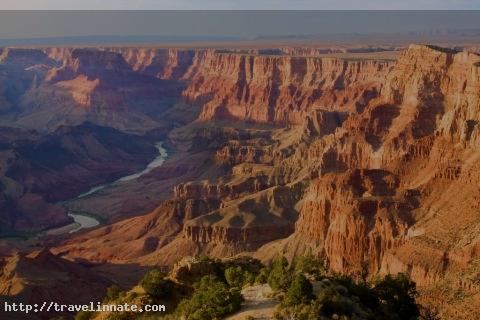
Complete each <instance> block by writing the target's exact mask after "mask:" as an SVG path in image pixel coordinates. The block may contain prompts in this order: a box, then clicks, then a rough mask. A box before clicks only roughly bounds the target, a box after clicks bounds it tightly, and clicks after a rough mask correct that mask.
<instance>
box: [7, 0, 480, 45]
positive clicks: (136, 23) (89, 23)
mask: <svg viewBox="0 0 480 320" xmlns="http://www.w3.org/2000/svg"><path fill="white" fill-rule="evenodd" d="M0 1H5V0H0ZM39 2H42V1H41V0H39ZM432 29H480V11H0V39H12V38H13V39H14V38H43V37H65V36H95V35H109V36H111V35H114V36H131V35H134V36H135V35H155V36H157V35H159V36H216V37H217V36H234V37H246V38H253V37H257V36H264V35H268V36H271V35H311V34H339V33H353V32H356V33H395V32H400V33H406V32H409V31H426V30H432Z"/></svg>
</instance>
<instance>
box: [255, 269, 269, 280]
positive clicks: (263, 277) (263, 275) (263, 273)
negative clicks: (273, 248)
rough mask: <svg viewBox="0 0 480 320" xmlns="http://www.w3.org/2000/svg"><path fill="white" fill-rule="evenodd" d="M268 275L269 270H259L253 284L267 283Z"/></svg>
mask: <svg viewBox="0 0 480 320" xmlns="http://www.w3.org/2000/svg"><path fill="white" fill-rule="evenodd" d="M269 275H270V269H269V268H266V267H265V268H262V269H260V272H259V273H258V274H257V276H256V277H255V283H258V284H264V283H267V282H268V277H269Z"/></svg>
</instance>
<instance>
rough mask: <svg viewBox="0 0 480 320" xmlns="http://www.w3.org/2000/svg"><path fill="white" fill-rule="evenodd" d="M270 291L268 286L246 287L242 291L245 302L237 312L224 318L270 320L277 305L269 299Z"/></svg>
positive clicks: (231, 319)
mask: <svg viewBox="0 0 480 320" xmlns="http://www.w3.org/2000/svg"><path fill="white" fill-rule="evenodd" d="M271 293H272V289H271V288H270V287H269V286H268V284H261V285H256V286H252V287H247V288H244V289H243V290H242V294H243V296H244V298H245V302H244V303H243V304H242V308H241V309H240V311H239V312H237V313H235V314H234V315H232V316H229V317H228V318H226V319H227V320H245V319H246V317H247V316H251V317H253V319H256V320H270V319H272V318H273V312H274V311H275V308H276V307H277V305H278V301H276V300H274V299H272V298H269V297H270V294H271Z"/></svg>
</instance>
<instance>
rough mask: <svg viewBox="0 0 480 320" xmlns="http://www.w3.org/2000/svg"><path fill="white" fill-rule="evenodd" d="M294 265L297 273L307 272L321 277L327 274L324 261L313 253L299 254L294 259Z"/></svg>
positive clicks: (318, 277)
mask: <svg viewBox="0 0 480 320" xmlns="http://www.w3.org/2000/svg"><path fill="white" fill-rule="evenodd" d="M292 267H293V269H294V272H295V273H305V274H309V275H312V276H314V277H315V278H316V279H320V278H321V277H322V276H324V275H325V267H324V261H323V259H321V258H318V257H315V256H314V255H312V254H306V255H303V256H297V257H295V259H293V262H292Z"/></svg>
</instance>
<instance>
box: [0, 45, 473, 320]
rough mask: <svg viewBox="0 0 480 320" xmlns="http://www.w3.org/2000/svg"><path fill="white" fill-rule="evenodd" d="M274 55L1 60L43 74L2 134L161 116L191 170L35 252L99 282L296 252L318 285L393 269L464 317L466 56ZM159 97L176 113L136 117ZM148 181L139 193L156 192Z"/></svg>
mask: <svg viewBox="0 0 480 320" xmlns="http://www.w3.org/2000/svg"><path fill="white" fill-rule="evenodd" d="M12 50H13V49H12ZM279 50H280V49H279ZM13 51H14V50H13ZM39 51H40V50H39ZM280 51H282V52H281V53H282V54H280V55H275V54H269V55H262V54H258V52H230V51H228V50H225V51H221V52H220V51H218V50H217V51H216V50H210V49H209V50H180V49H155V48H110V49H109V48H104V49H95V50H93V49H88V50H86V49H70V48H47V49H44V50H41V53H38V52H35V54H31V55H29V54H26V53H25V52H22V53H21V54H19V53H17V54H18V56H19V57H15V53H13V57H10V58H9V53H8V52H4V53H3V57H4V58H3V61H10V60H8V59H11V60H13V62H9V63H11V64H15V63H17V64H21V65H22V66H24V65H26V64H27V65H28V64H29V63H30V64H33V63H34V62H35V68H37V69H38V70H39V71H38V72H37V74H38V77H43V78H42V79H43V80H41V81H40V80H36V81H38V83H37V84H36V85H35V86H34V87H32V88H29V89H25V91H24V92H21V93H19V94H21V95H22V99H21V103H20V108H21V109H22V116H21V117H19V118H18V119H17V121H18V123H20V124H23V125H24V126H28V125H33V123H35V124H39V123H45V121H47V120H48V123H49V125H52V126H54V125H55V121H53V120H52V119H53V117H52V116H51V114H54V113H56V112H58V111H59V110H63V111H64V112H65V113H64V114H66V116H67V117H68V119H69V122H70V123H79V122H81V121H83V120H84V119H86V118H88V119H89V120H90V121H92V122H94V123H97V124H101V125H105V124H108V125H109V126H112V127H115V128H117V129H120V130H124V129H125V128H127V127H128V126H130V127H128V129H129V130H133V131H139V130H140V129H142V128H139V126H138V124H142V125H140V127H155V126H158V125H159V124H160V125H164V126H165V125H166V124H165V123H164V122H162V117H163V121H165V119H167V120H168V121H178V122H179V125H178V126H176V127H169V128H168V130H167V131H168V134H167V136H166V137H167V139H168V141H169V143H170V146H171V147H172V148H177V149H178V150H182V152H183V153H182V154H183V155H192V156H193V155H195V156H197V158H195V159H196V161H199V158H198V157H200V156H198V155H200V154H201V155H202V156H201V157H200V158H201V159H202V161H204V163H205V165H204V166H203V167H202V173H197V174H196V175H192V174H190V175H186V176H185V177H187V176H188V179H187V178H184V179H183V181H177V180H178V179H177V180H176V183H175V185H172V186H171V188H170V193H167V195H166V196H162V197H159V198H158V200H159V202H161V203H160V204H159V205H158V204H157V207H156V208H155V209H153V208H152V210H151V212H149V213H146V214H145V213H144V212H137V213H136V215H135V216H134V217H130V218H127V219H117V221H114V222H112V223H111V224H109V225H106V226H103V227H99V228H97V229H95V230H92V231H85V232H81V233H79V234H77V235H75V236H73V237H71V238H68V239H65V240H63V241H62V242H61V243H56V244H55V248H53V249H52V251H53V252H54V253H55V254H61V255H62V257H64V258H66V259H69V260H76V259H78V260H82V261H88V262H89V263H94V264H96V263H98V264H99V267H98V268H99V269H101V268H106V267H105V266H107V265H108V264H125V265H127V264H135V265H141V266H152V265H171V264H173V263H174V262H175V261H178V260H179V259H180V258H181V257H183V256H186V255H195V254H198V253H207V254H209V255H213V256H218V257H226V256H232V255H236V254H240V253H249V254H251V255H253V256H255V257H257V258H260V259H261V260H264V261H268V260H270V259H272V258H274V257H275V256H277V255H285V256H287V257H289V258H291V257H293V256H294V255H296V254H301V253H304V252H314V253H318V254H320V255H323V256H324V257H325V260H326V261H327V264H328V266H329V268H330V269H331V270H332V271H335V272H342V273H348V274H353V275H358V274H361V273H362V272H364V271H365V270H367V271H368V272H369V273H370V274H372V275H374V274H377V273H381V274H382V273H397V272H407V273H409V274H410V275H411V277H412V278H413V280H414V281H416V282H417V284H418V286H419V287H420V288H421V290H422V296H421V299H423V301H425V302H426V303H434V304H436V305H439V306H441V307H442V308H443V309H442V312H443V315H445V317H446V318H448V317H450V318H451V319H474V318H471V315H472V314H475V312H476V311H475V310H476V308H478V306H479V305H480V294H479V290H480V269H479V263H480V219H479V212H480V211H479V210H480V203H479V199H480V189H479V187H478V186H479V185H480V175H479V174H478V172H479V169H480V148H479V147H480V126H479V124H478V123H479V120H480V56H479V55H478V54H476V53H473V52H467V51H463V52H462V51H458V52H457V51H454V50H450V49H443V48H439V47H434V46H426V45H410V46H409V47H408V48H407V49H406V50H405V51H403V52H402V53H401V54H400V55H399V56H398V58H397V59H396V60H393V61H391V60H381V59H376V60H363V59H351V60H349V59H339V58H333V57H329V58H325V57H315V56H312V55H314V54H312V53H308V50H307V51H305V50H303V51H302V50H300V49H295V48H290V49H289V50H286V49H285V48H283V49H282V50H280ZM302 52H303V53H304V54H302ZM305 52H307V53H305ZM10 55H12V52H10ZM29 59H30V60H32V61H30V62H29ZM0 60H1V59H0ZM39 60H41V62H39V63H37V62H38V61H39ZM39 64H41V65H42V67H40V65H39ZM0 81H1V78H0ZM119 92H120V93H121V94H118V93H119ZM138 96H142V97H144V98H142V101H140V103H139V101H138V99H137V98H136V97H138ZM168 99H170V100H172V99H174V100H175V101H176V103H175V104H174V105H173V106H168V107H167V106H166V105H165V107H164V109H161V110H158V109H155V108H154V105H158V103H159V102H161V103H163V102H164V101H166V100H168ZM1 101H2V100H1V92H0V102H1ZM52 101H56V102H58V103H59V104H57V107H56V108H52V107H51V102H52ZM33 104H35V107H32V106H33ZM72 105H74V106H75V107H73V108H72ZM4 108H6V109H8V108H11V106H10V107H9V106H8V105H7V104H5V106H4ZM185 108H186V110H187V111H185ZM188 108H191V109H188ZM39 110H40V111H41V112H40V111H39ZM78 110H81V111H78ZM188 110H191V111H188ZM158 114H161V115H162V117H160V116H158ZM129 119H132V120H131V121H130V120H129ZM182 119H183V120H182ZM168 121H167V122H168ZM182 121H183V122H182ZM140 131H141V130H140ZM202 157H203V158H202ZM176 160H177V161H178V162H177V163H176V164H175V165H173V164H172V163H169V162H168V161H167V164H166V166H167V168H170V169H172V168H174V169H175V170H173V171H172V172H175V173H174V174H175V175H181V174H183V173H179V172H187V171H188V170H189V168H190V167H191V166H192V163H191V161H190V162H189V160H188V156H187V157H184V158H183V159H178V158H176ZM197 169H198V168H197ZM159 170H160V171H157V172H156V173H155V172H154V173H152V176H151V177H145V179H146V180H145V181H150V180H148V179H154V178H155V174H156V175H157V178H158V177H159V176H161V177H162V179H166V178H168V175H169V173H168V172H166V171H163V172H162V171H161V169H159ZM180 180H181V179H180ZM152 181H153V180H152ZM151 186H152V187H151V188H153V189H152V190H149V191H148V192H152V193H153V194H155V192H157V193H158V194H160V193H159V192H160V191H159V190H160V189H155V188H157V187H156V186H155V185H154V184H152V185H151ZM158 188H160V187H158ZM162 190H163V189H162ZM162 194H163V193H162ZM85 201H86V202H87V200H85ZM92 203H93V202H92ZM87 204H88V203H87ZM87 204H85V203H83V204H81V205H87ZM91 205H93V204H91ZM102 264H104V265H103V266H102Z"/></svg>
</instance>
